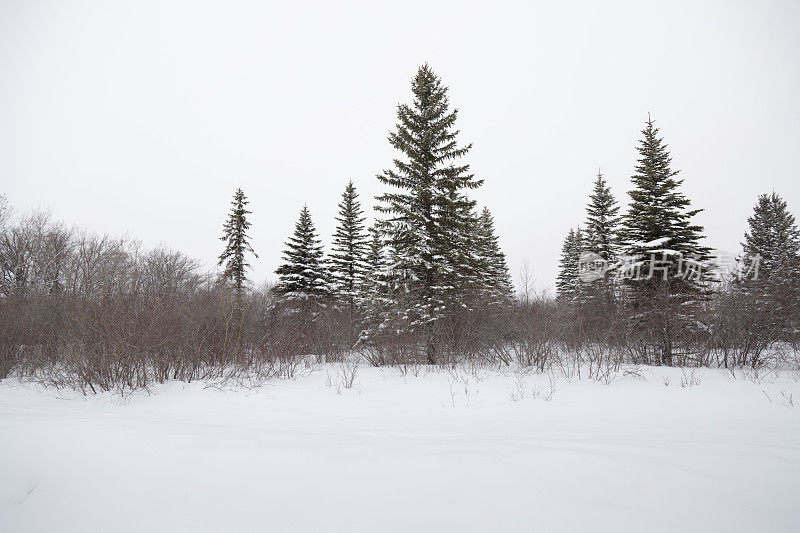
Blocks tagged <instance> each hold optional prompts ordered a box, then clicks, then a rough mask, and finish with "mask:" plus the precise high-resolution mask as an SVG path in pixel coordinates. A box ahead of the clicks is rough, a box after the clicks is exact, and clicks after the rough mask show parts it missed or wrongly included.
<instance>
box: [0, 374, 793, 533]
mask: <svg viewBox="0 0 800 533" xmlns="http://www.w3.org/2000/svg"><path fill="white" fill-rule="evenodd" d="M797 379H798V378H797V376H794V377H793V376H792V375H790V374H789V373H785V374H783V375H781V376H780V377H779V378H776V377H774V376H773V377H768V378H764V379H762V380H760V381H754V380H752V379H742V378H738V377H737V378H732V377H731V376H730V375H729V374H725V373H722V372H718V371H713V370H702V371H700V372H699V373H697V374H696V375H694V376H688V375H684V374H683V373H682V372H681V370H679V369H663V368H657V369H652V368H646V369H642V370H641V376H640V377H636V376H632V375H627V376H624V377H623V376H622V375H620V377H619V379H618V380H617V381H616V382H614V383H612V384H610V385H606V384H602V383H598V382H595V381H588V380H585V379H584V380H582V381H581V380H572V381H571V382H568V381H566V380H564V379H559V380H556V381H554V382H552V385H551V382H550V380H549V379H548V377H547V376H543V375H534V376H523V375H515V374H514V373H511V372H507V373H504V374H498V373H493V372H482V373H478V374H477V375H475V374H467V373H460V374H453V373H449V372H447V371H443V370H437V371H434V372H427V373H425V372H422V373H420V374H419V375H417V376H414V375H411V374H409V375H406V376H403V375H401V374H400V372H399V371H398V370H394V369H374V368H364V367H362V368H361V369H360V370H359V373H358V376H357V378H356V380H355V384H354V386H353V387H352V388H350V389H348V388H344V387H342V386H341V385H338V386H337V384H336V381H337V371H336V369H335V368H334V367H333V366H330V365H329V366H326V367H318V368H317V369H316V370H315V371H313V372H310V373H308V374H306V375H303V376H302V377H298V378H296V379H294V380H287V381H275V382H270V383H269V384H267V385H264V386H261V387H259V388H253V389H245V388H230V387H227V388H224V389H219V388H209V387H208V386H207V385H208V384H202V383H193V384H189V385H186V384H182V383H172V384H168V385H164V386H159V387H157V388H156V389H155V390H154V391H152V393H151V394H149V395H148V394H146V393H137V394H134V395H133V396H128V397H125V398H120V397H119V396H118V395H112V394H107V395H101V396H96V397H87V398H84V397H82V396H80V395H76V394H75V393H72V392H56V391H53V390H42V389H40V388H38V387H35V386H30V385H19V384H15V383H10V382H9V381H5V382H2V383H0V531H2V532H18V531H41V532H71V531H115V532H119V531H149V532H153V531H170V532H174V531H192V532H194V531H215V532H218V531H370V532H375V531H437V532H438V531H457V532H464V531H592V532H596V531H615V532H619V531H636V532H644V531H726V532H730V531H742V532H744V531H747V532H755V531H758V532H766V531H786V532H797V531H800V405H798V404H800V382H799V381H797ZM682 381H683V385H687V386H681V384H682V383H681V382H682ZM698 381H699V384H698V383H697V382H698ZM790 398H791V399H792V402H793V403H794V404H795V405H794V406H792V405H791V403H790V401H789V399H790Z"/></svg>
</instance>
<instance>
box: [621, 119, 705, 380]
mask: <svg viewBox="0 0 800 533" xmlns="http://www.w3.org/2000/svg"><path fill="white" fill-rule="evenodd" d="M658 133H659V130H658V128H656V127H655V125H654V123H653V120H652V119H651V118H650V117H649V116H648V119H647V123H646V126H645V128H644V129H643V130H642V135H643V138H642V139H641V140H640V141H639V146H638V147H637V150H638V152H639V156H640V158H639V160H638V164H637V166H636V173H635V174H634V175H633V176H632V177H631V180H632V181H633V184H634V189H633V190H631V191H630V192H629V194H630V197H631V202H630V205H629V208H628V212H627V213H626V214H625V216H624V217H623V220H622V229H621V235H622V240H623V241H624V242H623V244H624V253H625V254H626V255H627V256H628V258H629V259H630V258H633V261H631V264H635V265H636V269H638V275H637V276H634V277H633V278H631V279H629V280H628V281H627V283H626V285H627V291H626V292H627V296H628V303H629V310H630V316H631V320H635V321H636V322H637V323H638V326H639V329H640V331H641V332H642V333H643V334H645V335H647V336H648V337H647V338H648V339H649V341H650V343H651V345H652V347H653V352H654V353H653V360H654V362H658V363H661V364H666V365H671V364H672V362H673V349H674V348H673V344H674V342H675V339H676V338H679V336H680V335H683V334H684V333H685V332H687V331H689V330H691V329H693V328H695V327H696V326H697V324H698V315H697V310H698V309H697V306H698V303H699V302H700V301H701V300H702V299H703V298H704V294H705V293H706V290H705V288H704V286H703V278H702V275H701V276H696V275H695V274H694V273H693V272H692V271H691V270H688V269H687V265H689V264H690V263H689V261H694V262H695V264H702V263H703V262H704V261H705V260H707V259H708V253H709V249H708V248H707V247H705V246H703V245H701V244H700V240H701V239H702V238H703V233H702V232H703V228H702V226H699V225H696V224H694V223H693V222H692V218H693V217H694V216H695V215H696V214H697V213H699V212H700V211H701V210H700V209H691V208H690V205H691V202H690V201H689V199H688V198H687V197H686V196H685V195H684V194H683V193H682V192H681V191H680V186H681V184H682V183H683V180H679V179H676V176H677V174H678V171H673V170H672V169H671V168H670V164H671V162H672V157H671V155H670V153H669V151H668V150H667V145H666V144H664V141H663V139H662V138H661V137H659V136H658ZM695 272H697V273H700V274H702V269H697V270H695ZM636 278H639V279H636Z"/></svg>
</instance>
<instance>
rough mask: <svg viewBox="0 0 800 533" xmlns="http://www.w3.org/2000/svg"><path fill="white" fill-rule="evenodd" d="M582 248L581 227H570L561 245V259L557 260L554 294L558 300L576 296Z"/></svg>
mask: <svg viewBox="0 0 800 533" xmlns="http://www.w3.org/2000/svg"><path fill="white" fill-rule="evenodd" d="M582 248H583V232H582V231H581V228H580V227H578V228H570V229H569V233H567V236H566V237H565V238H564V244H563V245H562V246H561V259H560V260H559V262H558V278H556V295H557V297H558V299H559V300H563V301H573V300H575V299H576V298H577V297H578V294H579V290H580V285H579V284H580V278H579V277H578V262H579V261H580V257H581V250H582Z"/></svg>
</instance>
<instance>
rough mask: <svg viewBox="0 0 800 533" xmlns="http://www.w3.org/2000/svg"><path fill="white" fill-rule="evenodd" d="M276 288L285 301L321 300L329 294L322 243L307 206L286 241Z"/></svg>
mask: <svg viewBox="0 0 800 533" xmlns="http://www.w3.org/2000/svg"><path fill="white" fill-rule="evenodd" d="M275 273H276V274H278V276H279V281H278V284H277V285H276V287H275V291H276V292H277V293H278V294H280V295H281V297H282V300H284V301H304V302H311V303H322V302H323V301H324V300H325V299H327V298H328V296H329V294H330V284H329V276H328V271H327V268H326V265H325V261H324V254H323V251H322V244H321V241H320V240H319V238H318V237H317V230H316V228H315V227H314V222H313V221H312V220H311V214H310V213H309V211H308V207H307V206H303V209H302V210H301V211H300V218H299V220H298V221H297V223H296V224H295V227H294V234H293V235H292V236H291V237H289V239H288V240H287V241H286V249H285V250H284V252H283V264H282V265H281V266H279V267H278V268H277V270H275Z"/></svg>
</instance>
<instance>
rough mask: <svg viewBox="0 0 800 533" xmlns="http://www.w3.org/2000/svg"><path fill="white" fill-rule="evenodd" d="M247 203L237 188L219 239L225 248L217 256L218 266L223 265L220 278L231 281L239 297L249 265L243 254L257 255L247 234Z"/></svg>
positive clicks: (248, 212)
mask: <svg viewBox="0 0 800 533" xmlns="http://www.w3.org/2000/svg"><path fill="white" fill-rule="evenodd" d="M247 204H248V201H247V198H246V197H245V195H244V192H242V189H237V190H236V193H235V194H234V196H233V201H232V202H231V212H230V214H229V215H228V220H227V222H225V225H224V226H223V235H222V237H220V240H222V241H225V250H224V251H223V252H222V254H221V255H220V256H219V263H218V266H222V265H223V264H224V265H225V269H224V270H223V272H222V275H221V276H220V280H221V281H225V282H230V283H233V288H234V290H235V291H236V293H237V295H238V296H239V297H240V298H241V296H242V293H243V291H244V288H245V285H246V283H247V276H246V275H245V270H246V269H247V268H249V267H250V263H248V262H247V260H246V258H245V254H247V253H248V252H249V253H252V254H253V255H254V256H255V257H258V255H257V254H256V253H255V252H254V251H253V248H252V247H251V246H250V237H249V236H248V235H247V230H248V229H250V222H249V221H248V220H247V215H249V214H250V213H251V211H248V210H247V207H246V206H247Z"/></svg>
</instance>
